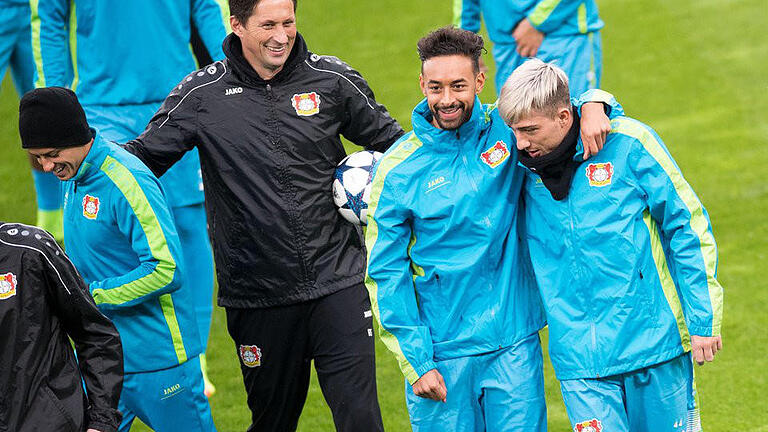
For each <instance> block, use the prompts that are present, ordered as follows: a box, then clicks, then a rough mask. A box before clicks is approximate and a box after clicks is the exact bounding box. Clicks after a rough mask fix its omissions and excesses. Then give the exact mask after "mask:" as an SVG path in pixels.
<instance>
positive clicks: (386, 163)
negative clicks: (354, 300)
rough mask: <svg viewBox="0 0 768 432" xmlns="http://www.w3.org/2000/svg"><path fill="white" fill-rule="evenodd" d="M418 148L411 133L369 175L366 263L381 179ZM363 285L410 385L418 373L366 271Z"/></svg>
mask: <svg viewBox="0 0 768 432" xmlns="http://www.w3.org/2000/svg"><path fill="white" fill-rule="evenodd" d="M420 147H421V141H419V139H418V138H416V135H415V134H413V135H411V137H410V138H409V139H407V140H405V141H403V142H401V143H400V144H398V146H397V148H396V149H395V150H394V151H393V152H392V153H390V154H389V155H387V156H386V157H384V158H383V159H381V161H380V162H379V167H378V168H377V170H376V176H375V177H374V178H373V181H372V184H371V198H370V204H368V228H367V232H366V238H370V239H372V240H371V241H370V242H366V246H367V248H368V256H367V262H369V263H370V262H371V251H372V250H373V248H374V247H375V244H376V240H377V238H378V233H379V227H378V226H377V225H376V220H375V219H374V215H375V214H376V208H377V207H378V205H379V197H380V196H381V191H382V189H383V188H384V180H385V179H386V177H387V175H388V174H389V172H390V171H392V169H393V168H395V167H396V166H397V165H399V164H400V163H401V162H403V161H404V160H405V159H406V158H408V156H410V155H411V154H413V152H415V151H416V150H418V149H419V148H420ZM365 286H366V288H368V293H369V296H370V298H371V310H372V311H373V315H374V316H375V317H376V321H377V322H378V323H379V337H381V341H382V342H384V345H386V347H387V348H389V350H390V351H392V353H394V355H395V358H396V359H397V363H398V364H399V365H400V370H401V371H402V372H403V375H405V378H406V379H407V380H408V382H409V383H411V384H413V383H414V382H416V380H418V379H419V374H418V373H416V370H415V369H414V368H413V366H412V365H411V363H410V362H409V361H408V359H406V358H405V354H403V350H402V348H400V342H399V341H398V340H397V338H396V337H395V336H394V335H393V334H392V333H390V332H388V331H387V330H386V329H385V328H384V326H383V325H382V324H381V316H380V315H379V297H378V290H379V286H378V284H377V283H376V281H375V280H374V279H373V278H372V277H370V275H368V272H367V271H366V275H365Z"/></svg>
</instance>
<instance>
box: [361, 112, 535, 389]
mask: <svg viewBox="0 0 768 432" xmlns="http://www.w3.org/2000/svg"><path fill="white" fill-rule="evenodd" d="M429 118H431V113H430V111H429V107H428V106H427V102H426V100H424V101H422V102H421V103H420V104H419V105H417V106H416V108H415V109H414V111H413V117H412V123H413V132H410V133H408V134H406V135H404V136H403V137H401V138H400V140H398V141H397V142H396V143H395V144H394V145H393V146H392V147H391V148H390V149H389V150H388V151H387V152H386V153H385V154H384V156H383V157H382V159H381V160H380V161H379V163H378V165H377V168H376V172H375V174H374V177H373V184H372V186H371V199H370V204H369V210H368V229H367V232H366V246H367V249H368V273H367V276H366V286H367V287H368V290H369V293H370V297H371V305H372V307H373V313H374V315H375V316H376V317H377V318H378V319H379V322H380V324H381V333H380V335H381V338H382V340H383V341H384V343H385V344H386V345H387V347H388V348H389V349H390V350H391V351H392V352H393V353H395V355H396V357H397V358H398V361H399V364H400V368H401V370H402V371H403V374H404V375H405V377H406V379H407V380H408V382H409V383H411V384H413V383H414V382H415V381H416V380H417V379H418V377H419V376H421V375H422V374H424V373H425V372H427V371H429V370H430V369H434V368H436V363H435V361H436V360H437V361H440V360H445V359H451V358H456V357H464V356H470V355H475V354H482V353H487V352H491V351H495V350H498V349H501V348H505V347H508V346H510V345H512V344H514V343H515V342H518V341H520V340H522V339H523V338H525V337H526V336H529V335H531V334H532V333H535V332H537V331H538V330H539V329H541V328H542V327H543V326H544V325H545V322H544V313H543V311H542V309H541V303H540V299H539V295H538V292H537V291H536V286H535V284H534V281H533V277H532V274H531V271H530V265H527V266H526V265H525V263H524V260H523V257H522V256H521V255H520V247H519V245H520V243H519V239H518V234H517V228H518V227H517V212H518V205H517V203H518V197H519V194H520V190H521V187H522V181H523V172H522V170H520V169H518V168H517V166H516V164H517V156H516V153H515V151H514V149H515V142H514V140H513V137H512V134H511V132H510V129H509V128H508V127H507V126H506V125H505V124H504V122H503V120H502V119H501V118H500V117H499V115H498V111H497V110H496V109H495V106H492V105H486V106H484V105H482V104H481V103H480V100H479V99H477V98H476V100H475V104H474V109H473V112H472V117H471V118H470V119H469V120H468V121H467V122H466V123H464V124H463V125H462V126H461V127H459V129H457V130H455V131H445V130H439V129H437V128H435V127H434V126H432V125H431V124H430V123H429Z"/></svg>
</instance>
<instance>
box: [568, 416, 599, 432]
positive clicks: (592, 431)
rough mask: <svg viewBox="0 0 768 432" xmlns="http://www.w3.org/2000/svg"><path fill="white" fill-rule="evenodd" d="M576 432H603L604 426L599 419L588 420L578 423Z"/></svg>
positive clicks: (574, 429)
mask: <svg viewBox="0 0 768 432" xmlns="http://www.w3.org/2000/svg"><path fill="white" fill-rule="evenodd" d="M573 431H574V432H602V431H603V424H602V423H601V422H600V420H598V419H592V420H587V421H585V422H581V423H577V424H576V426H574V428H573Z"/></svg>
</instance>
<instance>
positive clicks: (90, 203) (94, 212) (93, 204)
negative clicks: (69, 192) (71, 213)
mask: <svg viewBox="0 0 768 432" xmlns="http://www.w3.org/2000/svg"><path fill="white" fill-rule="evenodd" d="M98 215H99V198H98V197H95V196H90V195H86V196H85V197H83V216H85V217H86V218H88V219H91V220H93V219H96V216H98Z"/></svg>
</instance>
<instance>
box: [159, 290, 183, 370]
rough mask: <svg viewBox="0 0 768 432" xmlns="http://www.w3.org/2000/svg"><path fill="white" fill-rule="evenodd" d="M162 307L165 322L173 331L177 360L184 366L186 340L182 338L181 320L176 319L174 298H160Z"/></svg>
mask: <svg viewBox="0 0 768 432" xmlns="http://www.w3.org/2000/svg"><path fill="white" fill-rule="evenodd" d="M160 307H161V308H162V309H163V316H165V322H166V323H167V324H168V330H170V331H171V339H172V340H173V349H174V350H175V351H176V358H177V359H178V360H179V364H182V363H184V362H185V361H187V350H186V349H184V340H183V339H182V338H181V329H180V328H179V320H178V319H176V309H175V308H174V307H173V298H172V297H171V295H170V294H163V295H161V296H160Z"/></svg>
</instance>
